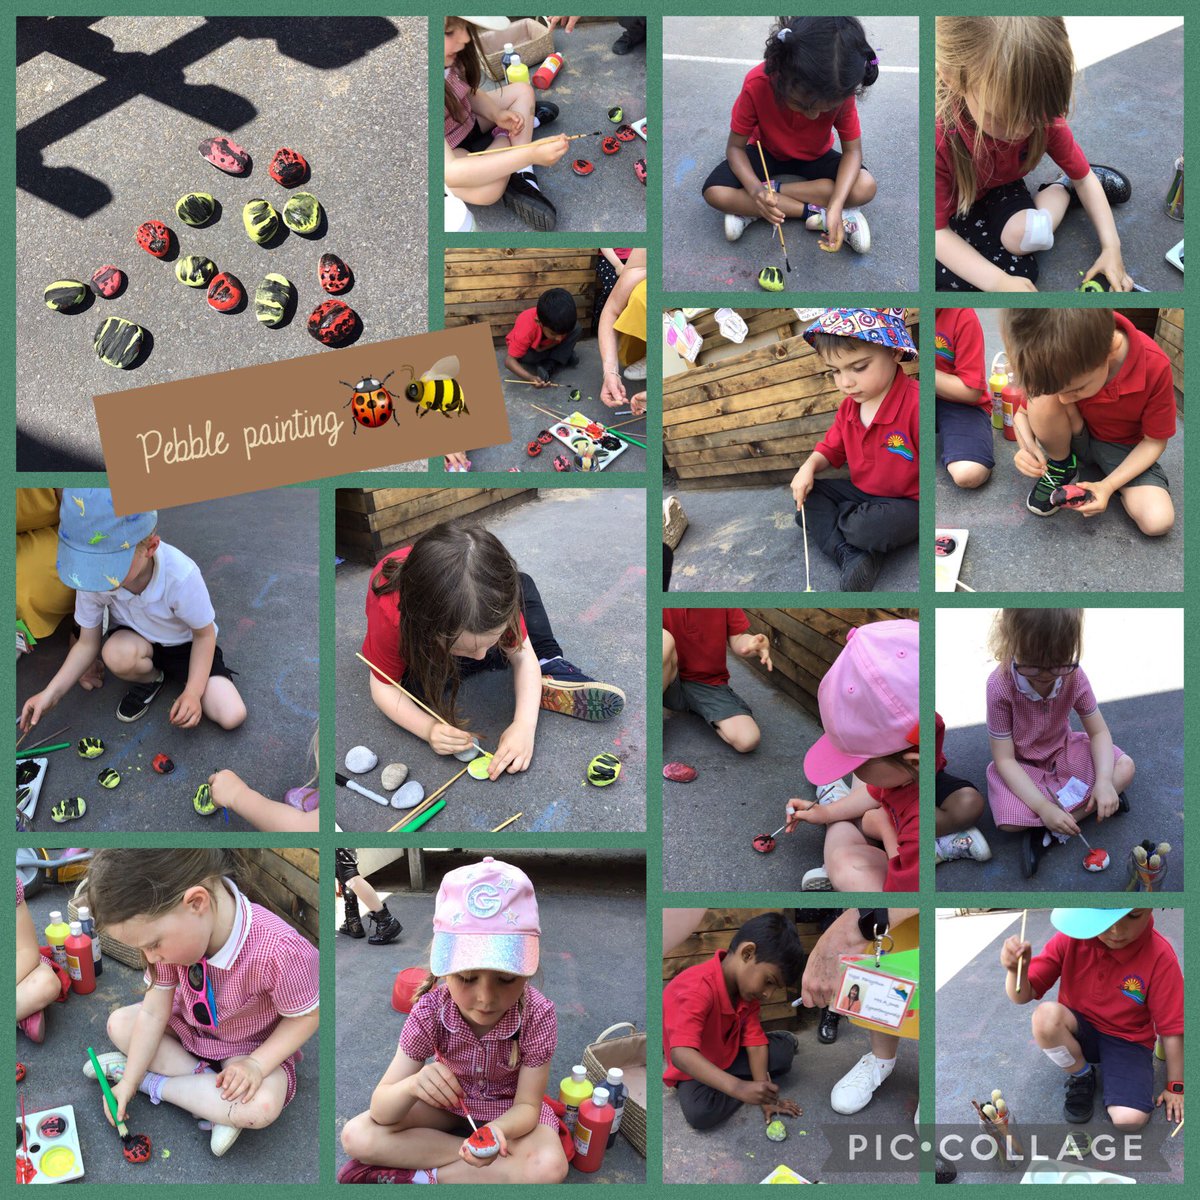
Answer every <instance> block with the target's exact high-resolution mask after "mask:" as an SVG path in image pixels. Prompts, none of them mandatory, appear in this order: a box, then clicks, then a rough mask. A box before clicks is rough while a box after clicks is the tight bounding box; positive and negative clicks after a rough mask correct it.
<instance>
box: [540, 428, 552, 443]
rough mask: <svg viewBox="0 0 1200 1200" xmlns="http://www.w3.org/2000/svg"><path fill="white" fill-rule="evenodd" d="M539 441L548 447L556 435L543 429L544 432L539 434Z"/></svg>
mask: <svg viewBox="0 0 1200 1200" xmlns="http://www.w3.org/2000/svg"><path fill="white" fill-rule="evenodd" d="M537 440H538V441H539V442H541V443H542V445H543V446H548V445H550V443H551V442H552V441H554V434H552V433H551V432H550V430H548V429H543V430H542V432H541V433H539V434H538V439H537Z"/></svg>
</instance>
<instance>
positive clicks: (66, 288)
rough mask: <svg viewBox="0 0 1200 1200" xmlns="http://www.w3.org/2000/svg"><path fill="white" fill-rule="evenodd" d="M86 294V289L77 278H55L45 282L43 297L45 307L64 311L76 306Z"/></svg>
mask: <svg viewBox="0 0 1200 1200" xmlns="http://www.w3.org/2000/svg"><path fill="white" fill-rule="evenodd" d="M87 294H88V289H87V288H86V287H85V286H84V285H83V284H82V283H80V282H79V280H78V279H56V280H55V281H54V282H53V283H48V284H46V291H45V293H44V294H43V298H44V299H45V301H46V307H47V308H52V309H54V311H55V312H66V311H67V310H68V309H72V308H78V307H79V306H80V305H81V304H82V303H83V301H84V299H85V298H86V296H87Z"/></svg>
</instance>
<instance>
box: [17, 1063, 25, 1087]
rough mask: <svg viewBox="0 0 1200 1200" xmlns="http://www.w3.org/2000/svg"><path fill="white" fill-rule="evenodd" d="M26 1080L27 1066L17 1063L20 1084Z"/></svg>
mask: <svg viewBox="0 0 1200 1200" xmlns="http://www.w3.org/2000/svg"><path fill="white" fill-rule="evenodd" d="M24 1078H25V1064H24V1063H17V1082H18V1083H20V1082H21V1080H22V1079H24Z"/></svg>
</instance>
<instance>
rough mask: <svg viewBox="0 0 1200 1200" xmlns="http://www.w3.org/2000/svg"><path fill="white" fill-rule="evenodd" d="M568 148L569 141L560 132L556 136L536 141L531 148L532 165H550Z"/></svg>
mask: <svg viewBox="0 0 1200 1200" xmlns="http://www.w3.org/2000/svg"><path fill="white" fill-rule="evenodd" d="M570 148H571V143H570V142H568V141H567V138H566V135H565V134H562V133H560V134H559V135H558V136H557V137H552V138H547V139H546V140H545V141H538V142H537V143H535V144H534V145H533V147H532V148H531V152H532V155H533V165H534V166H535V167H552V166H554V164H555V163H556V162H558V160H559V159H560V158H562V156H563V155H564V154H566V152H567V151H568V150H569V149H570Z"/></svg>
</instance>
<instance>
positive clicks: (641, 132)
mask: <svg viewBox="0 0 1200 1200" xmlns="http://www.w3.org/2000/svg"><path fill="white" fill-rule="evenodd" d="M630 128H631V129H632V130H633V132H634V133H636V134H637V135H638V137H640V138H641V139H642V141H643V142H644V141H645V140H646V118H645V117H643V118H642V119H641V120H640V121H634V122H633V123H632V124H631V126H630Z"/></svg>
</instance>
